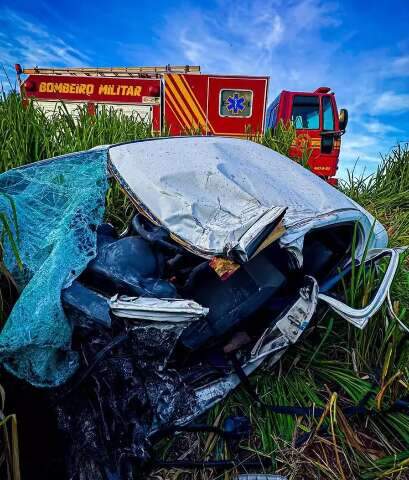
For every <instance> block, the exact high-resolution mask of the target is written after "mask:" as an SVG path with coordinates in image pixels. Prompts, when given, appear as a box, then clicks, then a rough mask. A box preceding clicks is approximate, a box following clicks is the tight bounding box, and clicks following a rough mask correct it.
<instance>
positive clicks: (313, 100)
mask: <svg viewBox="0 0 409 480" xmlns="http://www.w3.org/2000/svg"><path fill="white" fill-rule="evenodd" d="M291 121H292V122H293V125H294V127H295V128H298V129H307V130H318V129H319V128H320V102H319V99H318V97H314V96H309V95H308V96H307V95H295V96H294V100H293V111H292V114H291Z"/></svg>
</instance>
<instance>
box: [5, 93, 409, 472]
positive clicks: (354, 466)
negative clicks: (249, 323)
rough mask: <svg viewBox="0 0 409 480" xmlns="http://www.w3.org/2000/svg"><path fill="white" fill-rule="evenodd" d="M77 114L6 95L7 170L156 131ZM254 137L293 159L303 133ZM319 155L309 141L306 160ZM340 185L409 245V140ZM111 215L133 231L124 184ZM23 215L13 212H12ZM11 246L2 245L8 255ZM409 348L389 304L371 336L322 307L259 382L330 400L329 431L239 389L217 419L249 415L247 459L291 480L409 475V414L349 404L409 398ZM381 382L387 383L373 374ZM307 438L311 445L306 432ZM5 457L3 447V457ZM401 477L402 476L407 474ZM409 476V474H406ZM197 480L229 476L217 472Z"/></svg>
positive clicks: (275, 400)
mask: <svg viewBox="0 0 409 480" xmlns="http://www.w3.org/2000/svg"><path fill="white" fill-rule="evenodd" d="M77 113H78V115H77V118H76V119H73V118H72V117H71V116H70V115H68V113H67V111H66V109H65V108H64V106H63V105H60V106H59V108H58V110H57V111H56V114H55V115H54V117H53V118H47V117H46V116H45V115H44V114H43V113H42V112H41V111H39V110H38V109H36V108H34V107H33V106H32V105H28V106H27V107H25V108H23V107H22V104H21V99H20V97H19V96H18V95H17V94H16V93H11V94H8V95H6V94H3V95H2V97H1V98H0V172H3V171H6V170H7V169H9V168H13V167H16V166H19V165H24V164H26V163H28V162H33V161H37V160H41V159H44V158H49V157H52V156H55V155H60V154H64V153H69V152H73V151H79V150H83V149H87V148H91V147H94V146H96V145H101V144H109V143H116V142H122V141H128V140H133V139H138V138H146V137H149V136H151V132H150V127H149V126H148V125H146V124H145V123H144V122H141V121H140V120H139V119H137V118H129V117H126V116H124V115H122V114H121V113H118V112H112V111H110V110H109V109H106V110H102V111H100V112H99V114H98V115H97V116H95V117H90V116H88V115H87V114H86V112H85V110H80V111H79V112H77ZM248 136H249V138H250V139H252V140H254V141H257V142H260V143H262V144H264V145H266V146H268V147H270V148H272V149H274V150H277V151H279V152H280V153H283V154H284V155H288V154H289V152H290V147H291V145H292V144H293V142H294V139H295V130H294V129H293V127H291V125H280V126H279V128H278V129H277V130H276V131H275V132H269V133H268V134H267V135H265V136H261V135H252V134H251V133H250V132H248ZM308 156H309V151H308V145H307V144H306V146H305V150H304V153H303V154H302V158H301V157H300V158H297V159H296V160H297V161H299V162H301V163H303V164H305V163H306V161H307V160H308ZM340 188H341V189H342V190H343V191H344V192H345V193H346V194H347V195H349V196H351V197H352V198H353V199H354V200H356V201H357V202H359V203H360V204H361V205H363V206H364V207H365V208H367V209H368V210H369V211H371V212H372V213H373V214H374V215H375V216H376V217H377V218H379V219H380V220H381V221H382V222H383V223H384V225H385V226H386V228H387V230H388V233H389V236H390V242H391V244H392V245H408V244H409V147H408V145H400V146H397V147H395V148H394V149H392V150H391V152H390V153H389V154H388V155H386V156H385V157H384V158H383V159H382V162H381V164H380V166H379V168H378V171H377V172H376V173H375V174H374V175H373V176H371V177H369V178H365V177H357V176H356V175H354V174H353V173H350V175H349V177H348V178H347V179H346V180H345V181H343V182H341V185H340ZM107 207H108V213H107V215H108V218H109V220H110V221H112V222H113V223H114V224H115V225H116V226H117V227H118V229H121V230H122V229H123V228H125V227H126V225H127V223H128V219H129V218H130V217H131V216H132V206H131V205H130V203H129V201H128V200H127V198H126V197H125V196H124V195H123V193H122V192H121V190H120V189H119V187H118V185H116V184H113V185H112V186H111V188H110V189H109V191H108V194H107ZM8 221H13V219H8ZM0 251H1V250H0ZM376 275H377V272H373V273H372V274H371V275H366V276H363V275H361V276H360V278H359V282H358V284H356V285H355V287H354V289H350V287H347V288H349V290H348V289H347V291H346V292H345V294H346V296H347V297H348V296H349V298H350V299H352V300H353V301H354V302H355V303H356V304H359V303H360V302H361V303H362V299H363V297H364V296H367V295H369V293H368V292H370V290H371V288H372V286H373V285H374V284H375V283H376ZM408 292H409V268H408V261H407V259H404V260H403V261H402V265H401V268H400V269H399V272H398V275H397V278H396V280H395V282H394V285H393V289H392V299H393V301H394V310H395V314H396V315H397V316H398V317H399V318H400V319H401V320H402V321H403V322H405V323H406V324H408V323H409V316H408V311H409V293H408ZM408 365H409V343H408V338H407V336H405V335H404V333H403V332H402V330H401V328H400V327H399V325H398V323H397V322H396V320H395V319H394V318H393V317H391V316H390V315H389V313H388V311H387V309H386V308H383V309H382V310H381V311H380V312H379V313H378V314H377V315H376V316H375V317H374V318H373V319H372V320H371V321H370V322H369V324H368V326H367V327H366V328H365V329H364V330H363V331H357V330H356V329H355V328H353V327H351V326H349V325H348V324H347V322H346V321H344V320H342V319H340V318H339V317H336V316H335V315H333V314H331V313H325V314H323V315H322V316H321V317H320V318H319V319H318V322H317V323H316V325H315V326H313V327H312V328H311V329H310V330H309V331H308V332H307V333H306V335H305V336H304V337H303V339H302V341H301V342H300V343H298V344H297V346H295V347H293V348H292V349H291V350H289V352H288V353H287V354H286V355H285V356H284V357H283V360H282V362H280V365H279V366H278V367H274V369H268V368H266V369H265V370H264V371H262V372H260V373H258V374H256V375H255V376H253V377H252V382H253V383H254V385H255V387H256V388H257V390H258V392H259V393H260V394H261V395H262V397H263V398H264V400H265V401H266V402H268V403H272V404H279V405H285V404H287V405H293V404H296V405H297V404H298V405H312V404H316V405H321V406H326V405H327V406H328V415H326V417H325V419H323V420H322V422H323V425H324V426H325V427H326V429H327V434H324V433H323V431H322V430H321V429H317V426H318V425H317V420H314V419H309V418H293V417H288V416H283V415H273V414H269V413H266V412H265V411H263V410H261V409H260V408H258V407H257V405H255V404H254V402H253V401H251V399H250V398H249V396H248V394H247V393H246V392H245V391H244V390H241V389H238V390H237V392H235V393H234V394H233V395H231V396H230V397H229V398H228V399H227V401H226V402H223V403H222V404H220V405H218V406H217V407H216V408H215V409H214V410H213V411H212V412H211V413H210V414H209V420H210V421H212V422H214V423H217V422H220V421H221V420H222V419H223V417H224V416H226V415H227V414H229V413H230V414H231V413H237V412H244V413H246V414H248V415H249V416H250V418H251V420H252V422H253V425H254V435H252V436H251V438H250V439H249V441H248V442H246V443H244V444H243V445H242V446H243V448H244V449H245V451H246V452H247V454H248V456H251V457H253V458H257V457H258V456H269V457H271V458H272V459H273V461H274V464H275V468H276V469H277V470H278V471H279V472H280V473H283V474H287V475H289V476H290V478H292V479H316V478H321V479H335V478H336V479H338V478H346V479H350V478H351V479H352V478H365V479H372V478H402V479H403V478H409V462H408V453H407V452H408V450H409V419H408V417H407V416H405V415H403V414H402V413H379V414H377V415H374V416H373V417H371V418H369V419H365V418H350V419H347V420H345V419H343V418H342V413H341V410H340V408H342V406H344V405H350V404H356V403H357V402H359V400H360V399H362V398H363V397H364V396H365V394H367V393H368V392H373V395H372V396H371V399H370V401H369V406H370V407H371V408H374V409H376V408H378V407H380V409H381V410H383V409H385V407H386V406H387V405H389V404H390V403H391V402H392V401H393V400H395V399H397V398H402V397H404V396H405V395H408V394H409V390H408V384H409V372H408ZM375 377H376V380H377V381H374V379H375ZM302 434H308V435H309V439H308V441H307V443H305V444H304V445H303V446H302V447H296V446H295V439H296V438H298V437H299V436H300V435H302ZM199 440H200V441H198V443H197V444H195V445H197V447H196V450H195V449H193V453H194V451H197V453H198V455H199V456H201V454H202V453H203V451H204V450H206V452H208V454H209V455H210V456H211V455H215V454H220V455H222V456H223V455H225V454H226V452H225V451H224V450H223V449H221V448H220V446H218V444H217V443H216V442H214V441H211V440H210V439H209V437H207V438H204V439H203V438H202V439H199ZM0 454H1V452H0ZM180 474H181V472H167V473H164V472H161V475H162V477H161V478H175V479H176V478H181V476H180ZM399 475H400V477H399ZM405 475H406V477H405ZM193 478H203V479H204V478H208V479H211V478H212V479H215V478H224V480H227V479H228V478H231V475H230V474H227V475H226V476H224V477H220V474H217V473H215V472H211V471H209V472H205V473H201V474H200V477H199V476H198V475H195V476H194V477H193Z"/></svg>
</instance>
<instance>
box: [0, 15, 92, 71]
mask: <svg viewBox="0 0 409 480" xmlns="http://www.w3.org/2000/svg"><path fill="white" fill-rule="evenodd" d="M0 28H1V29H2V30H3V32H7V34H5V33H3V34H1V35H0V65H3V66H4V67H5V68H6V69H7V71H8V73H9V76H12V75H13V72H12V66H13V65H14V64H15V63H20V64H22V65H23V66H25V67H34V66H80V65H84V63H88V61H89V59H88V56H87V55H86V54H84V53H83V52H82V51H80V50H78V49H76V48H74V47H73V46H71V45H70V44H69V43H68V42H67V41H66V40H65V39H64V38H63V37H62V36H57V35H54V34H53V33H51V32H50V31H49V30H48V29H47V28H46V27H45V26H44V25H42V24H41V23H39V22H36V23H35V24H34V23H33V22H31V21H30V20H29V19H27V18H25V17H23V16H22V15H19V14H17V13H16V12H14V11H13V10H10V9H8V8H3V9H2V10H0ZM1 75H2V73H1V72H0V80H1ZM11 78H12V77H11ZM3 80H4V77H3Z"/></svg>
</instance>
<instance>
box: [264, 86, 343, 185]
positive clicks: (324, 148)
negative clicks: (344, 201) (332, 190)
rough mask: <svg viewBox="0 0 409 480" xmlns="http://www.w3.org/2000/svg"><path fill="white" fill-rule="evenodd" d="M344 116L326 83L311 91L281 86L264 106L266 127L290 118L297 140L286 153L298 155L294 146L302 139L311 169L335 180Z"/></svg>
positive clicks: (296, 146)
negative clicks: (280, 90) (293, 90)
mask: <svg viewBox="0 0 409 480" xmlns="http://www.w3.org/2000/svg"><path fill="white" fill-rule="evenodd" d="M347 117H348V113H347V111H346V110H344V109H342V110H341V112H340V115H338V110H337V104H336V101H335V95H334V93H332V92H331V89H330V88H328V87H320V88H318V89H317V90H315V91H314V92H289V91H286V90H283V91H282V92H281V93H280V94H279V95H278V97H277V98H276V99H275V100H274V101H273V102H272V103H271V105H270V106H269V107H268V109H267V115H266V129H269V128H275V127H276V126H277V123H278V122H279V121H280V120H282V121H283V122H284V123H287V122H291V123H292V124H293V125H294V126H295V128H296V132H297V138H298V139H299V141H298V142H296V144H295V145H294V146H293V147H292V151H291V152H290V153H293V154H294V153H295V154H297V153H298V155H299V154H300V152H299V151H298V152H297V150H300V149H301V148H302V145H301V144H302V143H303V142H302V140H303V139H305V143H304V145H305V148H307V149H309V150H310V152H311V154H310V158H309V162H308V163H309V166H310V168H311V170H312V171H313V172H314V173H316V174H317V175H320V176H323V177H325V178H327V179H329V180H330V182H331V183H335V182H334V181H333V180H332V179H331V177H333V176H334V175H336V172H337V168H338V159H339V152H340V147H341V135H342V134H343V133H344V131H345V128H346V124H347V121H348V118H347ZM300 139H301V141H300Z"/></svg>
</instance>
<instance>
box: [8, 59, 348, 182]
mask: <svg viewBox="0 0 409 480" xmlns="http://www.w3.org/2000/svg"><path fill="white" fill-rule="evenodd" d="M15 67H16V73H17V79H18V83H19V85H20V92H21V95H22V98H23V99H24V101H28V100H30V99H31V100H32V101H33V102H34V103H35V104H36V105H38V107H40V108H42V109H43V110H44V111H45V113H46V114H52V112H54V110H55V108H56V104H57V103H58V102H64V104H65V108H66V109H67V110H68V112H69V113H72V114H73V115H75V111H76V110H78V106H80V105H86V106H87V110H88V112H89V113H90V114H91V115H98V110H99V109H101V108H104V107H103V106H104V105H105V108H109V109H113V110H119V111H121V112H123V113H124V114H125V115H132V116H134V117H137V118H139V119H142V120H144V121H147V122H149V123H150V124H151V125H152V130H153V132H161V131H164V130H165V131H167V132H168V133H169V135H183V134H192V133H195V134H202V135H223V136H238V137H247V136H248V135H249V132H251V133H252V134H258V133H264V132H265V131H267V130H268V129H271V128H275V127H276V126H277V124H278V122H279V121H280V120H282V121H283V122H284V123H287V122H292V123H293V125H294V126H295V128H296V132H297V138H298V139H299V138H303V139H308V145H309V147H308V148H309V150H310V158H309V161H308V163H309V166H310V168H311V170H312V171H313V172H315V173H316V174H317V175H320V176H321V177H324V178H325V179H327V180H328V181H329V182H330V183H336V179H335V178H334V176H335V175H336V171H337V165H338V159H339V152H340V144H341V135H342V134H343V133H344V132H345V128H346V124H347V121H348V112H347V111H346V110H345V109H342V110H341V111H340V113H339V114H338V110H337V105H336V102H335V95H334V93H332V92H331V90H330V88H328V87H320V88H318V89H317V90H315V91H314V92H289V91H285V90H284V91H282V92H281V93H280V94H279V95H278V97H277V98H276V99H275V100H274V101H273V102H272V103H271V105H270V106H269V107H268V108H267V92H268V82H269V77H263V76H260V77H256V76H241V75H240V76H239V75H209V74H202V73H201V71H200V67H198V66H170V65H167V66H164V67H128V68H38V67H35V68H30V69H22V68H21V66H20V65H19V64H16V66H15ZM22 75H25V77H24V78H23V77H22ZM296 140H297V139H296ZM297 148H299V144H298V143H297V141H296V142H295V143H294V145H293V147H292V150H293V152H292V153H295V150H296V149H297ZM290 154H291V152H290Z"/></svg>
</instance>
